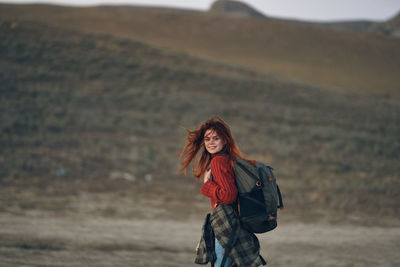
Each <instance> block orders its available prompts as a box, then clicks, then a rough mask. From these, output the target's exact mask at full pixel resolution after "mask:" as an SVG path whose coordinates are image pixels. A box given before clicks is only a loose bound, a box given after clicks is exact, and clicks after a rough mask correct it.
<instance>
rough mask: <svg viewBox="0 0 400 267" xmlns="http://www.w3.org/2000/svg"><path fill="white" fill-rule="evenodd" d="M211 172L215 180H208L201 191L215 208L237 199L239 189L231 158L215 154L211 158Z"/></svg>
mask: <svg viewBox="0 0 400 267" xmlns="http://www.w3.org/2000/svg"><path fill="white" fill-rule="evenodd" d="M211 173H212V175H213V177H214V182H213V181H211V180H208V181H207V182H206V183H204V185H203V187H202V188H201V193H202V194H203V195H205V196H206V197H209V198H210V200H211V207H212V209H213V210H214V209H215V207H216V206H217V204H231V203H233V202H235V201H236V198H237V195H238V190H237V187H236V184H235V172H234V170H233V168H232V165H231V162H230V159H229V158H228V157H226V156H221V155H215V156H213V157H212V159H211Z"/></svg>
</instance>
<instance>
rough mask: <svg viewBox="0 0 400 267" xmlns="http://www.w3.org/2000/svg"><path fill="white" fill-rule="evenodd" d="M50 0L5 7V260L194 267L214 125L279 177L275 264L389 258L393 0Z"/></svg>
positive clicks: (394, 227) (399, 187)
mask: <svg viewBox="0 0 400 267" xmlns="http://www.w3.org/2000/svg"><path fill="white" fill-rule="evenodd" d="M47 2H48V4H38V3H35V2H34V1H1V3H0V92H1V95H0V129H1V132H0V265H1V266H195V264H193V260H194V257H195V251H194V249H195V246H196V244H197V242H198V240H199V239H200V234H201V226H202V222H203V218H204V216H205V214H206V213H207V212H209V211H210V204H209V200H208V199H207V198H206V197H204V196H202V195H201V194H200V188H201V183H198V182H196V181H195V179H194V178H193V175H192V174H191V173H190V172H189V173H188V175H187V176H184V175H183V174H180V173H178V171H177V170H178V169H179V158H178V155H179V152H180V150H181V148H182V147H183V145H184V142H185V137H186V131H185V130H184V128H183V127H186V128H189V129H193V128H195V127H197V125H198V124H200V123H201V122H202V121H204V120H207V119H208V118H209V117H211V116H214V115H215V116H219V117H221V118H222V119H223V120H225V121H226V122H227V123H228V124H229V125H230V126H231V130H232V132H233V135H234V137H235V139H236V140H237V141H238V145H239V148H240V149H241V150H242V152H243V153H244V154H245V155H246V156H247V157H248V158H252V159H256V160H258V161H262V162H264V163H266V164H268V165H271V166H273V167H274V170H275V174H276V176H277V179H278V183H279V185H280V188H281V190H282V193H283V197H284V202H285V204H286V208H285V209H284V210H282V211H281V212H280V214H279V221H278V222H279V226H278V228H277V229H276V230H274V231H273V232H271V233H267V234H262V235H259V238H260V241H261V248H262V250H261V252H262V255H263V256H264V257H265V258H266V259H267V261H268V262H269V265H270V266H349V267H350V266H366V265H369V264H373V265H375V266H399V265H400V256H399V255H398V251H399V249H400V220H399V219H400V217H399V211H400V209H399V204H398V203H399V202H400V194H399V193H400V181H399V178H400V177H399V173H400V49H399V48H400V13H399V11H400V2H399V1H390V0H385V1H379V3H378V2H377V1H355V0H354V1H311V0H309V1H306V0H304V1H250V0H248V1H246V0H243V1H228V0H219V1H200V0H198V1H118V2H116V1H115V2H113V1H50V0H49V1H47ZM293 2H295V3H293ZM321 2H323V4H322V3H321Z"/></svg>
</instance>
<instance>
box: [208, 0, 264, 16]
mask: <svg viewBox="0 0 400 267" xmlns="http://www.w3.org/2000/svg"><path fill="white" fill-rule="evenodd" d="M208 12H210V13H214V14H221V15H228V16H235V17H250V18H263V19H264V18H266V16H265V15H263V14H262V13H260V12H259V11H257V10H256V9H254V8H252V7H250V6H249V5H247V4H245V3H242V2H240V1H231V0H218V1H215V2H214V3H213V4H212V5H211V6H210V8H209V10H208Z"/></svg>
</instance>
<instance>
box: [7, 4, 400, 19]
mask: <svg viewBox="0 0 400 267" xmlns="http://www.w3.org/2000/svg"><path fill="white" fill-rule="evenodd" d="M0 2H2V3H35V2H41V3H53V4H62V5H74V6H87V5H89V6H90V5H98V4H112V5H117V4H124V5H126V4H132V5H144V6H162V7H177V8H185V9H199V10H207V9H208V8H209V7H210V5H211V4H212V3H213V2H214V1H213V0H116V1H112V0H40V1H37V0H36V1H35V0H0ZM241 2H244V3H247V4H249V5H250V6H252V7H254V8H256V9H257V10H259V11H261V12H262V13H264V14H265V15H267V16H271V17H280V18H290V19H301V20H311V21H335V20H359V19H367V20H374V21H382V20H387V19H389V18H391V17H393V16H394V15H396V14H397V13H398V12H399V11H400V0H241Z"/></svg>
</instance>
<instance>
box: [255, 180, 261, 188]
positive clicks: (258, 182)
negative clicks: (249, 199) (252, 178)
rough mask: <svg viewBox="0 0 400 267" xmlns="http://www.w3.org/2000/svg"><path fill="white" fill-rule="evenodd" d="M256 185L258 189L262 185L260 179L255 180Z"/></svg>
mask: <svg viewBox="0 0 400 267" xmlns="http://www.w3.org/2000/svg"><path fill="white" fill-rule="evenodd" d="M256 186H257V187H258V189H260V188H261V186H262V184H261V181H257V182H256Z"/></svg>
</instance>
